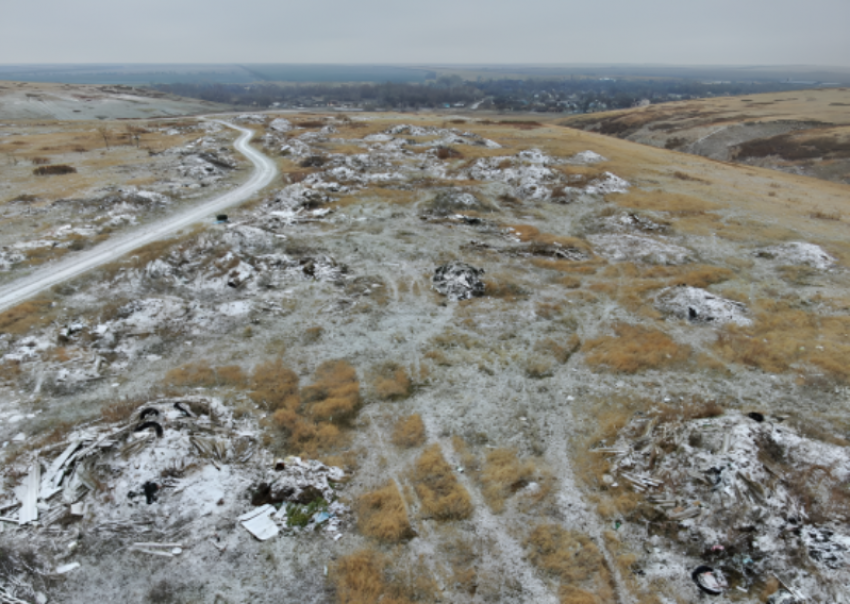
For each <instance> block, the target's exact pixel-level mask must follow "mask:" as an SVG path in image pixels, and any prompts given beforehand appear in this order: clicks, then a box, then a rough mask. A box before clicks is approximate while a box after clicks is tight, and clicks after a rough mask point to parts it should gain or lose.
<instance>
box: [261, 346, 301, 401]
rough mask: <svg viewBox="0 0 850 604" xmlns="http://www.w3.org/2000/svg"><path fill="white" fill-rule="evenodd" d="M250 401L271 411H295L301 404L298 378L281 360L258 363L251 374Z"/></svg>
mask: <svg viewBox="0 0 850 604" xmlns="http://www.w3.org/2000/svg"><path fill="white" fill-rule="evenodd" d="M250 385H251V394H250V397H251V400H253V401H254V402H255V403H257V404H258V405H261V406H263V407H265V408H266V409H269V410H271V411H275V412H276V411H279V410H290V411H293V412H294V411H295V410H296V409H297V408H298V406H299V405H300V404H301V396H300V394H299V392H298V376H297V375H296V374H295V372H294V371H292V370H291V369H288V368H286V367H285V366H284V365H283V359H281V358H277V359H275V360H272V361H266V362H265V363H260V364H259V365H257V367H255V368H254V371H253V373H252V374H251V380H250Z"/></svg>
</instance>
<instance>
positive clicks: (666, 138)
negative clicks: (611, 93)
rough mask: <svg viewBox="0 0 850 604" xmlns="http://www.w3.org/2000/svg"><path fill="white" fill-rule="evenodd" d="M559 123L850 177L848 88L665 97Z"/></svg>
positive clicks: (717, 155) (840, 178) (707, 154)
mask: <svg viewBox="0 0 850 604" xmlns="http://www.w3.org/2000/svg"><path fill="white" fill-rule="evenodd" d="M561 123H562V124H563V125H565V126H571V127H574V128H580V129H583V130H593V131H595V132H599V133H601V134H607V135H611V136H616V137H617V138H622V139H626V140H631V141H635V142H639V143H644V144H648V145H653V146H656V147H665V148H667V149H674V150H677V151H684V152H687V153H694V154H696V155H702V156H704V157H708V158H710V159H715V160H720V161H736V162H739V163H745V164H748V165H757V166H761V167H765V168H772V169H776V170H783V171H786V172H793V173H796V174H804V175H807V176H814V177H816V178H822V179H825V180H832V181H836V182H845V183H847V182H850V89H848V88H829V89H821V90H799V91H790V92H782V93H778V92H771V93H765V94H758V95H749V96H745V97H723V98H712V99H699V100H691V101H682V102H678V103H663V104H658V105H650V106H648V107H642V108H636V109H625V110H621V111H609V112H604V113H592V114H587V115H576V116H572V117H570V118H567V119H566V120H564V121H563V122H561Z"/></svg>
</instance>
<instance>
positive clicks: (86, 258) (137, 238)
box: [0, 120, 277, 312]
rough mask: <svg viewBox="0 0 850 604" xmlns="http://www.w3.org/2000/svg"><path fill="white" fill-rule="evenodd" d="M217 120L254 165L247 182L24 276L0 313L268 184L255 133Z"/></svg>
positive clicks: (7, 290) (7, 291)
mask: <svg viewBox="0 0 850 604" xmlns="http://www.w3.org/2000/svg"><path fill="white" fill-rule="evenodd" d="M215 121H217V122H218V123H219V124H222V125H223V126H227V127H228V128H233V129H235V130H239V131H240V132H241V133H242V136H240V137H239V138H238V139H237V140H236V143H235V144H234V147H235V148H236V150H237V151H239V152H240V153H242V154H243V155H244V156H245V157H247V158H248V159H249V160H250V161H251V163H252V164H254V173H253V174H251V178H249V179H248V181H247V182H245V183H244V184H242V185H241V186H239V187H238V188H236V189H234V190H232V191H229V192H227V193H225V194H223V195H220V196H218V197H215V198H213V199H208V200H206V201H204V202H202V203H200V204H198V205H196V206H194V207H192V208H189V209H186V210H183V211H181V212H179V213H177V214H174V215H172V216H169V217H168V218H164V219H162V220H159V221H157V222H154V223H151V224H148V225H145V226H143V227H141V228H139V229H137V230H135V231H132V232H129V233H126V234H123V235H121V236H119V237H116V238H115V239H112V240H109V241H105V242H103V243H101V244H100V245H97V246H95V247H93V248H91V249H90V250H85V251H83V252H80V253H77V254H74V255H73V256H72V257H69V258H63V259H62V260H60V261H59V262H57V263H55V264H51V265H49V266H45V267H42V268H39V269H36V270H35V271H33V272H32V273H30V274H29V275H27V276H26V277H22V278H20V279H18V280H16V281H12V282H11V283H9V284H7V285H6V286H4V287H3V290H2V291H1V292H0V312H2V311H5V310H8V309H9V308H12V307H13V306H16V305H17V304H20V303H21V302H24V301H26V300H27V299H29V298H31V297H32V296H35V295H36V294H39V293H41V292H43V291H44V290H46V289H49V288H51V287H53V286H54V285H57V284H59V283H62V282H63V281H67V280H68V279H73V278H74V277H78V276H80V275H82V274H83V273H85V272H87V271H90V270H92V269H94V268H97V267H98V266H101V265H103V264H106V263H109V262H114V261H115V260H116V259H118V258H120V257H121V256H124V255H125V254H128V253H130V252H132V251H133V250H136V249H138V248H140V247H142V246H144V245H147V244H149V243H151V242H153V241H157V240H158V239H163V238H165V237H167V236H169V235H172V234H174V233H176V232H178V231H180V230H182V229H185V228H186V227H189V226H192V225H193V224H196V223H198V222H202V221H207V222H209V219H210V216H212V215H214V214H218V213H220V212H221V211H222V210H225V209H227V208H229V207H231V206H234V205H236V204H238V203H241V202H243V201H245V200H246V199H248V198H249V197H251V195H253V194H254V193H256V192H257V191H259V190H260V189H262V188H264V187H266V186H267V185H268V184H269V183H271V181H272V179H273V178H274V177H275V175H276V174H277V167H276V166H275V164H274V162H273V161H272V160H271V159H269V158H268V157H266V156H265V155H263V154H262V153H260V152H259V151H257V150H256V149H254V148H253V147H251V146H250V145H249V144H248V143H249V141H250V140H251V138H252V137H253V135H254V133H253V132H252V131H251V130H249V129H247V128H242V127H240V126H235V125H233V124H230V123H228V122H222V121H218V120H215Z"/></svg>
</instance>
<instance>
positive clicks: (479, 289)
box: [433, 262, 484, 301]
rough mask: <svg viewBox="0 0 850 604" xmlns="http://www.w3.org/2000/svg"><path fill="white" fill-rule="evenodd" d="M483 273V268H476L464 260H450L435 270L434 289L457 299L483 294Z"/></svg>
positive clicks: (450, 298) (449, 297)
mask: <svg viewBox="0 0 850 604" xmlns="http://www.w3.org/2000/svg"><path fill="white" fill-rule="evenodd" d="M483 274H484V269H483V268H475V267H474V266H470V265H468V264H464V263H463V262H450V263H448V264H444V265H443V266H440V267H437V270H436V271H434V277H433V283H434V289H435V290H437V291H438V292H439V293H441V294H443V295H444V296H446V297H447V298H448V299H449V300H455V301H457V300H469V299H470V298H473V297H477V296H483V295H484V283H483V282H482V281H481V275H483Z"/></svg>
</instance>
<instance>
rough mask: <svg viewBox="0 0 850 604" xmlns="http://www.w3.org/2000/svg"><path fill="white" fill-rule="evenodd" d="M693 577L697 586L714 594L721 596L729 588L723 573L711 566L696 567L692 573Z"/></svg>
mask: <svg viewBox="0 0 850 604" xmlns="http://www.w3.org/2000/svg"><path fill="white" fill-rule="evenodd" d="M691 578H692V579H693V580H694V583H696V584H697V587H699V588H700V589H701V590H702V591H704V592H705V593H707V594H709V595H712V596H719V595H720V594H722V593H723V592H724V591H725V590H726V589H728V588H729V584H728V583H727V582H726V578H725V577H724V576H723V573H722V572H720V571H719V570H715V569H713V568H711V567H710V566H698V567H696V568H695V569H694V570H693V572H692V573H691Z"/></svg>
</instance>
